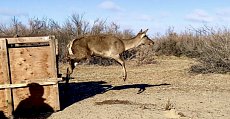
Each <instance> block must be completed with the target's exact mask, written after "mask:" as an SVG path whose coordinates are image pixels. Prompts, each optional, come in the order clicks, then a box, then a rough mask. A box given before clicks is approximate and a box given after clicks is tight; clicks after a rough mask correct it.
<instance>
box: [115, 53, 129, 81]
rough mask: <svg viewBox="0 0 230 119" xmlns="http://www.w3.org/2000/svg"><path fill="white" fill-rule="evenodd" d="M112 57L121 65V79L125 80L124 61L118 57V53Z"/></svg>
mask: <svg viewBox="0 0 230 119" xmlns="http://www.w3.org/2000/svg"><path fill="white" fill-rule="evenodd" d="M113 59H115V60H116V61H117V62H118V63H119V64H120V65H121V66H122V69H123V80H124V81H126V79H127V72H126V68H125V61H124V60H123V59H122V58H121V57H120V55H117V56H115V57H113Z"/></svg>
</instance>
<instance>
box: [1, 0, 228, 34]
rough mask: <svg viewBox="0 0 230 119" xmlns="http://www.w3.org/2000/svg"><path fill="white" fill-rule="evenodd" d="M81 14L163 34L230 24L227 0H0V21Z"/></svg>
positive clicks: (136, 29)
mask: <svg viewBox="0 0 230 119" xmlns="http://www.w3.org/2000/svg"><path fill="white" fill-rule="evenodd" d="M73 13H77V14H84V18H85V20H87V21H89V22H93V21H94V20H96V19H97V18H100V19H106V20H107V22H108V23H110V22H115V23H117V24H119V25H120V28H121V30H122V29H131V30H133V31H135V32H136V31H138V30H139V29H141V28H142V29H145V28H149V32H151V34H155V33H157V32H160V33H164V32H165V31H166V30H167V29H168V28H169V26H171V27H174V28H175V30H176V31H183V30H184V29H186V28H188V27H190V26H193V27H199V26H202V25H204V24H206V25H209V26H225V27H229V24H230V1H229V0H33V1H32V0H1V2H0V24H9V23H10V22H9V21H10V20H11V19H12V18H13V17H14V16H15V17H16V18H17V19H18V20H19V21H22V22H25V23H27V21H28V19H29V18H44V17H46V18H52V19H54V20H55V21H57V22H58V23H59V24H60V25H62V24H63V23H64V22H65V21H66V19H68V18H69V17H70V16H71V14H73Z"/></svg>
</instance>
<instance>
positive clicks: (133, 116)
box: [49, 57, 230, 119]
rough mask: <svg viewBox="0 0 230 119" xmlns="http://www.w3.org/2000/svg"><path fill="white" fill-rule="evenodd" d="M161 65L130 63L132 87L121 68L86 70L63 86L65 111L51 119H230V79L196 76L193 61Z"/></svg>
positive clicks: (173, 59) (87, 67)
mask: <svg viewBox="0 0 230 119" xmlns="http://www.w3.org/2000/svg"><path fill="white" fill-rule="evenodd" d="M156 61H157V63H156V64H149V65H142V66H137V65H135V61H128V62H126V63H127V66H126V67H127V72H128V79H127V81H126V82H124V81H123V80H122V70H121V69H122V68H121V67H120V66H119V65H117V66H107V67H102V66H90V65H80V66H79V67H78V68H77V69H75V72H74V74H73V75H72V76H73V79H71V81H70V84H69V85H68V86H67V85H65V84H62V83H61V84H60V85H59V87H60V103H61V108H62V110H61V111H58V112H56V113H53V114H52V115H51V116H50V117H49V119H73V118H75V119H165V118H185V119H187V118H191V119H202V118H205V119H229V118H230V75H229V74H224V75H223V74H191V73H189V72H188V71H189V70H188V69H189V67H190V66H191V65H194V64H195V63H196V62H195V61H194V60H192V59H188V58H176V57H158V58H156ZM62 69H64V68H62ZM61 71H63V70H61Z"/></svg>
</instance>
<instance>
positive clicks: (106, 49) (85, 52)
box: [67, 29, 154, 80]
mask: <svg viewBox="0 0 230 119" xmlns="http://www.w3.org/2000/svg"><path fill="white" fill-rule="evenodd" d="M147 30H148V29H147ZM147 30H145V31H144V32H142V30H141V31H140V32H139V33H138V34H137V35H136V36H135V37H134V38H131V39H119V38H117V37H115V36H112V35H92V36H86V37H81V38H78V39H75V40H73V41H72V47H71V46H69V47H71V50H72V53H73V54H69V56H68V57H69V59H70V60H69V64H70V67H71V68H69V69H68V70H69V71H70V72H69V73H67V74H68V75H70V74H72V72H73V69H74V66H73V65H74V61H76V62H79V61H80V60H82V59H87V58H89V57H90V56H92V55H96V56H101V57H105V58H113V59H115V60H116V61H117V62H118V63H120V64H121V66H122V67H123V71H124V75H123V79H124V80H126V78H127V72H126V68H125V63H124V60H123V59H122V58H121V57H120V54H121V53H122V52H124V51H125V50H128V49H131V48H134V47H137V46H139V45H143V44H145V45H151V44H154V42H153V41H152V40H150V39H149V38H148V36H146V32H147Z"/></svg>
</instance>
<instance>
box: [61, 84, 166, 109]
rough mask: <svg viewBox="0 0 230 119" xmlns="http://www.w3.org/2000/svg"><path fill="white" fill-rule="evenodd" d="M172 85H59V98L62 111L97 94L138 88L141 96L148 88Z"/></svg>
mask: <svg viewBox="0 0 230 119" xmlns="http://www.w3.org/2000/svg"><path fill="white" fill-rule="evenodd" d="M167 85H170V84H158V85H149V84H132V85H121V86H112V85H109V84H107V82H105V81H90V82H79V83H67V84H66V83H59V94H60V95H59V96H60V106H61V110H63V109H65V108H66V107H68V106H70V105H72V104H73V103H76V102H78V101H81V100H84V99H87V98H90V97H92V96H95V95H97V94H103V93H105V92H107V91H110V90H125V89H130V88H137V89H139V91H138V92H137V94H140V93H142V92H144V91H145V90H146V88H148V87H157V86H167Z"/></svg>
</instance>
